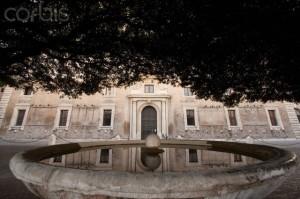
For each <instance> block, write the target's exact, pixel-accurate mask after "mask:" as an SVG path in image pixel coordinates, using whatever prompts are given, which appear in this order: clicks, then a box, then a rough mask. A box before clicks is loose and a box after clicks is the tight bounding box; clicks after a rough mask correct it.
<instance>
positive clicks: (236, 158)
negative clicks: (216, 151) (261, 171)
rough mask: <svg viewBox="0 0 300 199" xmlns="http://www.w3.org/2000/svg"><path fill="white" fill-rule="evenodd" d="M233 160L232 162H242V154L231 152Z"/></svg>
mask: <svg viewBox="0 0 300 199" xmlns="http://www.w3.org/2000/svg"><path fill="white" fill-rule="evenodd" d="M233 161H234V162H242V161H243V159H242V155H240V154H233Z"/></svg>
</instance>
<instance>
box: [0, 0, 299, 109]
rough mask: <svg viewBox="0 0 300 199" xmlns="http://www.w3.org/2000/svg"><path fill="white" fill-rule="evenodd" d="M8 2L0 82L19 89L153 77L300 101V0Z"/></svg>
mask: <svg viewBox="0 0 300 199" xmlns="http://www.w3.org/2000/svg"><path fill="white" fill-rule="evenodd" d="M1 4H2V5H1V7H0V10H1V21H0V65H1V68H0V79H1V82H2V83H5V84H9V85H11V86H15V87H24V86H28V85H32V84H35V85H39V86H40V87H42V88H43V89H45V90H50V91H53V92H64V93H66V94H67V95H72V96H77V95H80V94H82V93H86V94H93V93H95V92H98V91H100V90H101V89H103V88H104V87H107V86H128V85H131V84H133V83H135V82H136V81H140V80H141V79H142V78H143V77H145V76H147V75H154V76H156V77H157V79H158V80H160V81H162V82H167V83H172V84H176V85H177V84H180V85H182V86H191V88H192V90H193V91H194V92H195V93H196V94H197V95H198V96H199V97H201V98H206V99H207V98H209V99H213V100H217V101H222V102H225V103H227V104H235V103H238V102H240V101H242V100H248V101H256V100H259V101H267V100H288V101H294V102H299V101H300V81H299V71H300V70H299V68H300V67H299V63H300V39H299V35H300V31H299V27H298V26H299V21H300V20H299V19H300V17H299V13H300V12H299V9H300V2H299V1H298V0H290V1H287V0H273V1H258V0H240V1H234V0H229V1H214V0H205V1H192V0H151V1H146V0H130V1H129V0H120V1H113V0H102V1H96V0H90V1H82V0H65V1H61V0H49V1H46V2H40V1H31V0H22V1H21V0H11V1H2V2H1ZM7 9H9V10H7ZM20 9H21V11H20Z"/></svg>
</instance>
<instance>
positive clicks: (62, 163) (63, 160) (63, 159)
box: [50, 155, 66, 166]
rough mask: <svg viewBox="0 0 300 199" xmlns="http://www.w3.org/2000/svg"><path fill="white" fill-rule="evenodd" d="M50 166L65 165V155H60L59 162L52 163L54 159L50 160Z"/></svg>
mask: <svg viewBox="0 0 300 199" xmlns="http://www.w3.org/2000/svg"><path fill="white" fill-rule="evenodd" d="M50 164H51V165H54V166H65V165H66V155H61V162H54V157H52V158H50Z"/></svg>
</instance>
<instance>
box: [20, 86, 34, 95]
mask: <svg viewBox="0 0 300 199" xmlns="http://www.w3.org/2000/svg"><path fill="white" fill-rule="evenodd" d="M26 89H31V92H30V94H28V95H27V94H26ZM33 93H34V90H33V88H32V87H27V88H24V89H23V91H22V95H23V96H27V97H30V96H33Z"/></svg>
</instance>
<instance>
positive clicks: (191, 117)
mask: <svg viewBox="0 0 300 199" xmlns="http://www.w3.org/2000/svg"><path fill="white" fill-rule="evenodd" d="M186 121H187V125H188V126H195V111H194V110H193V109H188V110H186Z"/></svg>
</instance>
